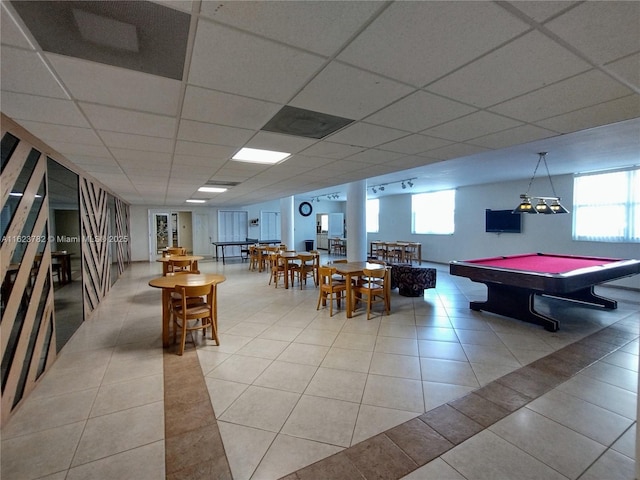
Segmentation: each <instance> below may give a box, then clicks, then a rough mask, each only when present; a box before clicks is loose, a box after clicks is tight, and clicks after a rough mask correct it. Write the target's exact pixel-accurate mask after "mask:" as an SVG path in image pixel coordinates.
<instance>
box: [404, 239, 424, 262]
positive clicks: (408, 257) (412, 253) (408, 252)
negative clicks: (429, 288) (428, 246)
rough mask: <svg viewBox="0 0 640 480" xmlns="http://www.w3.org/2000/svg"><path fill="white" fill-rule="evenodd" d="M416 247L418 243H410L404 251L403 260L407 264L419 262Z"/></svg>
mask: <svg viewBox="0 0 640 480" xmlns="http://www.w3.org/2000/svg"><path fill="white" fill-rule="evenodd" d="M418 245H420V244H419V243H415V242H410V243H409V244H408V245H407V246H406V247H405V249H404V260H405V262H407V263H413V262H414V261H416V262H419V261H420V258H418Z"/></svg>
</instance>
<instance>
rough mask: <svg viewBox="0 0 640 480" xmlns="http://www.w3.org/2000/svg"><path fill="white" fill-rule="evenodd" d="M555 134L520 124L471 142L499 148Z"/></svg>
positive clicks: (533, 126)
mask: <svg viewBox="0 0 640 480" xmlns="http://www.w3.org/2000/svg"><path fill="white" fill-rule="evenodd" d="M555 135H556V133H555V132H552V131H550V130H546V129H543V128H539V127H536V126H535V125H522V126H520V127H516V128H511V129H509V130H504V131H502V132H498V133H492V134H491V135H485V136H484V137H479V138H475V139H473V140H472V141H471V142H473V144H474V145H480V146H482V147H486V148H490V149H499V148H505V147H510V146H512V145H519V144H523V143H528V142H533V141H534V140H540V139H542V138H549V137H553V136H555ZM432 153H433V152H429V155H431V154H432Z"/></svg>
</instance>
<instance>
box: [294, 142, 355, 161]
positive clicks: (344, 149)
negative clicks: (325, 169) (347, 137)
mask: <svg viewBox="0 0 640 480" xmlns="http://www.w3.org/2000/svg"><path fill="white" fill-rule="evenodd" d="M363 148H364V147H354V146H352V145H342V144H340V143H333V142H327V141H323V142H318V143H316V144H314V145H311V146H310V147H309V148H306V149H305V150H303V151H302V152H301V153H302V154H304V155H317V156H318V157H326V158H333V159H340V158H346V157H348V156H350V155H353V154H355V153H358V152H361V151H362V149H363Z"/></svg>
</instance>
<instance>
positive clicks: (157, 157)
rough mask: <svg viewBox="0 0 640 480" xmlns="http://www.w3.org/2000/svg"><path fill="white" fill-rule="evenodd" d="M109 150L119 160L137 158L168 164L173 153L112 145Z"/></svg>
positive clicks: (141, 160)
mask: <svg viewBox="0 0 640 480" xmlns="http://www.w3.org/2000/svg"><path fill="white" fill-rule="evenodd" d="M109 151H110V152H111V154H112V155H113V156H114V157H116V159H117V160H120V161H125V160H137V161H140V162H162V163H166V164H170V163H171V155H170V154H168V153H159V152H145V151H143V150H130V149H126V148H115V147H111V148H110V149H109Z"/></svg>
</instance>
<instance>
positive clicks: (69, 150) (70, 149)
mask: <svg viewBox="0 0 640 480" xmlns="http://www.w3.org/2000/svg"><path fill="white" fill-rule="evenodd" d="M47 143H48V144H49V146H51V147H53V148H54V149H55V150H57V151H58V152H60V153H62V154H64V155H90V156H93V157H108V156H109V150H107V149H106V148H105V147H104V146H103V145H86V144H82V143H75V142H74V143H67V142H57V141H54V140H49V141H48V142H47Z"/></svg>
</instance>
